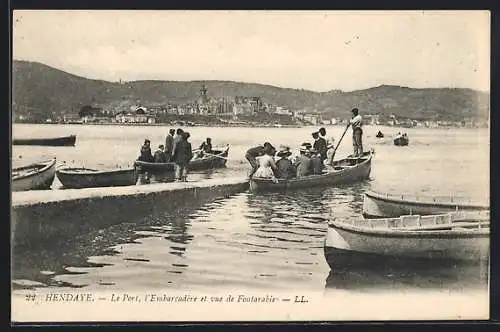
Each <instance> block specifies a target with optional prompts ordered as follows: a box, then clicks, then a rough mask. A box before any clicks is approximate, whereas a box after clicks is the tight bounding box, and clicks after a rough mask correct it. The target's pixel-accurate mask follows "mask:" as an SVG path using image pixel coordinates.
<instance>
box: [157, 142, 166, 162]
mask: <svg viewBox="0 0 500 332" xmlns="http://www.w3.org/2000/svg"><path fill="white" fill-rule="evenodd" d="M154 158H155V163H166V162H167V155H166V154H165V146H164V145H163V144H161V145H160V146H158V150H156V151H155V155H154Z"/></svg>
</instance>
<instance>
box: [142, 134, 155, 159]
mask: <svg viewBox="0 0 500 332" xmlns="http://www.w3.org/2000/svg"><path fill="white" fill-rule="evenodd" d="M138 160H139V161H145V162H148V163H152V162H154V160H155V159H154V158H153V155H152V154H151V141H150V140H148V139H146V140H144V144H143V145H142V147H141V154H140V156H139V158H138Z"/></svg>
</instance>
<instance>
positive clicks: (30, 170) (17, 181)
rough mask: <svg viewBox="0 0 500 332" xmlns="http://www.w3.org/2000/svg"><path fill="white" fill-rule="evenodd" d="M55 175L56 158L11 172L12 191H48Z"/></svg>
mask: <svg viewBox="0 0 500 332" xmlns="http://www.w3.org/2000/svg"><path fill="white" fill-rule="evenodd" d="M55 175H56V158H53V159H51V160H47V161H41V162H37V163H34V164H31V165H28V166H22V167H17V168H14V169H13V170H12V182H11V188H12V191H25V190H44V189H50V186H51V185H52V182H54V177H55Z"/></svg>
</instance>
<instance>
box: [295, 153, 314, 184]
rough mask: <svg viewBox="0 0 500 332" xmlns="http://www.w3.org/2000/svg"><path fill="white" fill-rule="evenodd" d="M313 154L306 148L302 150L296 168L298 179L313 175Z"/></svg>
mask: <svg viewBox="0 0 500 332" xmlns="http://www.w3.org/2000/svg"><path fill="white" fill-rule="evenodd" d="M310 156H311V152H310V151H309V149H306V148H304V147H301V148H300V155H299V157H298V158H297V161H296V163H295V167H296V169H297V173H296V174H297V177H302V176H307V175H309V174H311V158H310Z"/></svg>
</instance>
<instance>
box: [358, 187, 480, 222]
mask: <svg viewBox="0 0 500 332" xmlns="http://www.w3.org/2000/svg"><path fill="white" fill-rule="evenodd" d="M488 209H489V204H488V203H486V202H479V201H476V202H475V201H472V200H470V199H467V198H463V197H426V196H412V195H390V194H387V193H379V192H375V191H367V192H365V194H364V198H363V215H364V216H365V217H369V218H382V217H398V216H401V215H404V214H420V215H428V214H438V213H446V212H452V211H457V210H459V211H461V210H467V211H480V210H488Z"/></svg>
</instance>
